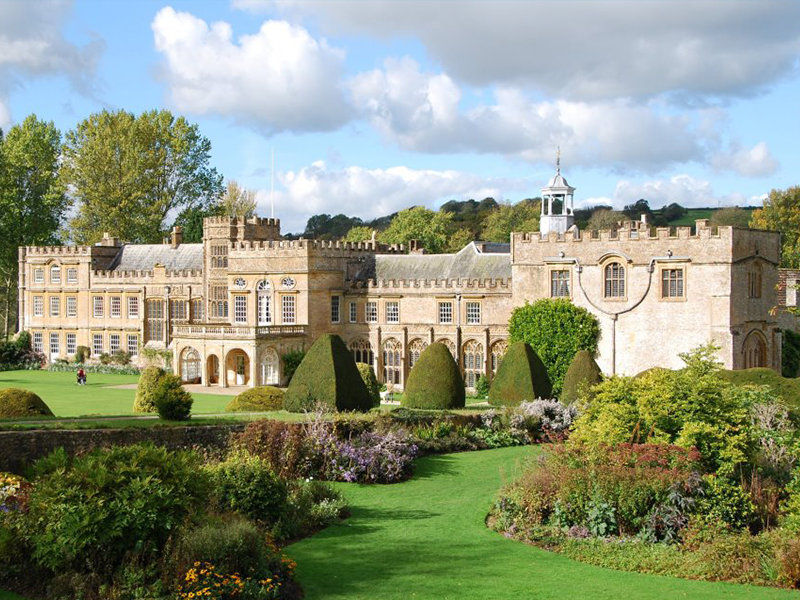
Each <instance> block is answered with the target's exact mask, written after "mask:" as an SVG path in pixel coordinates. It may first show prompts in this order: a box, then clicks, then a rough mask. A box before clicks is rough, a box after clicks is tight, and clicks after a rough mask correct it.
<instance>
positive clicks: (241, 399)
mask: <svg viewBox="0 0 800 600" xmlns="http://www.w3.org/2000/svg"><path fill="white" fill-rule="evenodd" d="M281 409H283V390H281V389H279V388H276V387H273V386H271V385H262V386H259V387H254V388H250V389H249V390H245V391H244V392H242V393H241V394H239V395H238V396H234V397H233V398H232V399H231V401H230V402H229V403H228V406H226V407H225V412H266V411H271V410H281Z"/></svg>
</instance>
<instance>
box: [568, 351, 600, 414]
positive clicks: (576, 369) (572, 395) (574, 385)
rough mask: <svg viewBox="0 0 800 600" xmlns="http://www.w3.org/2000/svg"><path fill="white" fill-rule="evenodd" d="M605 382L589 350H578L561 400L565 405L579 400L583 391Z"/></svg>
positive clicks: (571, 364) (570, 366)
mask: <svg viewBox="0 0 800 600" xmlns="http://www.w3.org/2000/svg"><path fill="white" fill-rule="evenodd" d="M602 380H603V372H602V371H601V370H600V367H598V366H597V363H596V362H595V361H594V358H593V357H592V355H591V353H590V352H589V351H588V350H578V351H577V352H576V353H575V357H574V358H573V359H572V362H571V363H570V365H569V369H567V374H566V375H565V376H564V387H563V388H562V390H561V396H560V399H561V401H562V402H563V403H564V404H572V403H573V402H576V401H577V400H578V397H579V395H580V392H581V390H583V389H586V390H588V389H589V388H591V387H592V386H594V385H597V384H598V383H600V382H601V381H602Z"/></svg>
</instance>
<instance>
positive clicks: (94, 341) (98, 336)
mask: <svg viewBox="0 0 800 600" xmlns="http://www.w3.org/2000/svg"><path fill="white" fill-rule="evenodd" d="M98 341H99V348H100V352H97V348H98ZM104 349H105V342H104V340H103V334H102V333H93V334H92V356H100V355H101V354H103V351H104Z"/></svg>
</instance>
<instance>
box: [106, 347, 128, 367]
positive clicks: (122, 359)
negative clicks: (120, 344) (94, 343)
mask: <svg viewBox="0 0 800 600" xmlns="http://www.w3.org/2000/svg"><path fill="white" fill-rule="evenodd" d="M111 362H112V363H113V364H115V365H123V366H124V365H129V364H131V353H130V352H128V351H126V350H117V351H116V352H114V354H112V355H111Z"/></svg>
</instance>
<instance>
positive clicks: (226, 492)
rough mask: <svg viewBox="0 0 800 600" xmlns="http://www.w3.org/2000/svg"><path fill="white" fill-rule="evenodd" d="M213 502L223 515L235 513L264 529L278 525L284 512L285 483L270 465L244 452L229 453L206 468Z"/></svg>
mask: <svg viewBox="0 0 800 600" xmlns="http://www.w3.org/2000/svg"><path fill="white" fill-rule="evenodd" d="M208 472H209V474H210V476H211V481H212V484H213V490H214V492H213V497H214V503H215V504H216V506H217V508H218V509H219V510H221V511H224V512H236V513H239V514H241V515H244V516H246V517H248V518H249V519H253V520H254V521H258V522H260V523H262V524H263V525H265V526H266V527H271V526H273V525H275V524H276V523H278V522H279V521H280V520H281V519H282V518H283V516H284V514H285V512H286V498H287V490H286V484H285V483H284V482H283V481H282V480H281V479H280V478H279V477H278V476H277V475H276V474H275V472H274V471H273V470H272V467H271V466H270V464H269V463H268V462H267V461H265V460H262V459H261V458H259V457H258V456H254V455H252V454H248V453H247V452H237V453H234V454H231V455H230V456H229V457H228V458H227V459H226V460H225V461H223V462H221V463H217V464H215V465H212V466H210V467H208Z"/></svg>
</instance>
